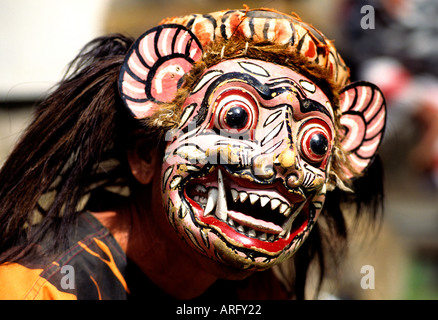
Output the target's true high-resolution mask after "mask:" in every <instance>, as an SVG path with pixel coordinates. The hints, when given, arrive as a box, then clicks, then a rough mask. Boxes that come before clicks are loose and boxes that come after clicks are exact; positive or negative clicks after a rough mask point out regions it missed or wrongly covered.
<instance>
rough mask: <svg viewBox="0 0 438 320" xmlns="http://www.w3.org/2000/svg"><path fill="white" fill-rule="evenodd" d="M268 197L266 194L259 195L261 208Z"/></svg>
mask: <svg viewBox="0 0 438 320" xmlns="http://www.w3.org/2000/svg"><path fill="white" fill-rule="evenodd" d="M269 200H270V199H269V197H268V196H261V197H260V205H261V206H262V208H263V207H264V206H265V205H266V204H267V203H268V202H269Z"/></svg>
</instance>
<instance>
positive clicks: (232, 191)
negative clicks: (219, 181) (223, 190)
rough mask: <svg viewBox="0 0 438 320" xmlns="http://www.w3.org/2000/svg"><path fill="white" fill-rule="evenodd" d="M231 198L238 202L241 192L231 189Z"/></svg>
mask: <svg viewBox="0 0 438 320" xmlns="http://www.w3.org/2000/svg"><path fill="white" fill-rule="evenodd" d="M231 196H232V197H233V201H234V202H236V201H237V199H238V198H239V191H237V190H235V189H231Z"/></svg>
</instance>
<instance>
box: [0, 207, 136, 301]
mask: <svg viewBox="0 0 438 320" xmlns="http://www.w3.org/2000/svg"><path fill="white" fill-rule="evenodd" d="M72 231H73V232H72V236H71V241H70V246H69V247H68V248H66V250H63V251H62V252H61V253H59V254H58V255H57V256H56V257H55V258H47V259H39V260H38V261H35V260H30V261H20V263H8V264H4V265H1V266H0V299H10V300H12V299H125V298H126V295H127V293H128V292H129V290H128V287H127V284H126V281H125V273H126V270H125V269H126V256H125V254H124V252H123V250H122V249H121V248H120V247H119V246H118V244H117V242H116V241H115V240H114V238H113V237H112V235H111V234H110V232H109V231H108V229H106V228H105V227H103V226H102V225H101V224H100V223H99V222H98V221H97V220H96V219H95V218H94V217H93V216H92V215H91V214H88V213H84V214H82V215H81V217H80V219H78V221H77V223H76V224H75V227H74V228H73V230H72Z"/></svg>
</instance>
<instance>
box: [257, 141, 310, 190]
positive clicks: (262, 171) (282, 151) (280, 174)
mask: <svg viewBox="0 0 438 320" xmlns="http://www.w3.org/2000/svg"><path fill="white" fill-rule="evenodd" d="M289 139H290V138H286V139H285V141H283V146H281V147H279V148H278V149H277V150H276V152H273V153H269V154H259V155H257V156H255V157H254V159H253V161H252V167H251V169H252V173H253V174H254V176H256V177H257V178H259V179H260V180H269V179H272V178H273V177H274V175H275V176H276V178H281V179H283V180H284V181H285V183H286V186H288V187H289V188H296V187H298V186H300V185H301V184H302V183H303V180H304V174H303V170H302V168H301V166H300V162H299V158H298V155H297V151H296V148H295V146H294V145H293V144H292V143H290V142H289V141H287V140H289Z"/></svg>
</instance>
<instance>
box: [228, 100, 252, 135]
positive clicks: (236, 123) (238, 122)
mask: <svg viewBox="0 0 438 320" xmlns="http://www.w3.org/2000/svg"><path fill="white" fill-rule="evenodd" d="M248 118H249V115H248V111H246V110H245V108H244V107H242V106H239V105H236V106H234V107H231V108H229V109H228V111H227V113H226V115H225V119H224V120H225V122H226V123H227V125H228V126H229V127H230V128H233V129H242V128H244V127H245V126H246V125H247V123H248Z"/></svg>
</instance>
